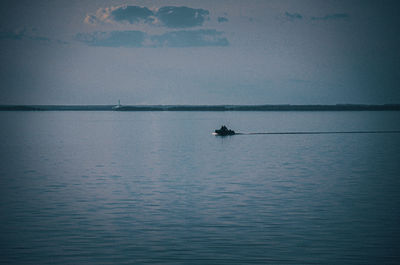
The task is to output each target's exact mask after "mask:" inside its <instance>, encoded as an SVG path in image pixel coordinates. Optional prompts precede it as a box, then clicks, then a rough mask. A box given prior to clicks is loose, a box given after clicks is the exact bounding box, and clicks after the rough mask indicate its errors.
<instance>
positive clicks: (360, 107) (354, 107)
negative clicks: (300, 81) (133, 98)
mask: <svg viewBox="0 0 400 265" xmlns="http://www.w3.org/2000/svg"><path fill="white" fill-rule="evenodd" d="M0 111H400V104H383V105H367V104H336V105H120V106H118V105H117V106H116V105H0Z"/></svg>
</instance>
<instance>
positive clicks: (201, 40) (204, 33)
mask: <svg viewBox="0 0 400 265" xmlns="http://www.w3.org/2000/svg"><path fill="white" fill-rule="evenodd" d="M151 40H152V41H153V42H154V43H155V46H156V47H164V46H166V47H204V46H228V45H229V42H228V40H227V39H226V38H225V37H224V36H223V33H222V32H219V31H216V30H214V29H207V30H205V29H200V30H180V31H172V32H167V33H164V34H162V35H155V36H151Z"/></svg>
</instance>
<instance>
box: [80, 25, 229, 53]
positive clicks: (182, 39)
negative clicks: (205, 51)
mask: <svg viewBox="0 0 400 265" xmlns="http://www.w3.org/2000/svg"><path fill="white" fill-rule="evenodd" d="M76 40H78V41H80V42H83V43H86V44H87V45H90V46H102V47H145V48H157V47H205V46H228V45H229V42H228V40H227V39H226V37H224V36H223V32H219V31H216V30H213V29H209V30H180V31H171V32H167V33H164V34H161V35H148V34H146V33H145V32H142V31H111V32H93V33H79V34H77V35H76Z"/></svg>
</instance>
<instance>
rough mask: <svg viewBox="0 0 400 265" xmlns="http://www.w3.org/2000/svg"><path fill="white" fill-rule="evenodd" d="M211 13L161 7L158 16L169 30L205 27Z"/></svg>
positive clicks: (182, 7) (179, 7)
mask: <svg viewBox="0 0 400 265" xmlns="http://www.w3.org/2000/svg"><path fill="white" fill-rule="evenodd" d="M208 15H209V12H208V11H207V10H205V9H193V8H190V7H186V6H164V7H161V8H160V9H159V10H158V12H157V14H156V16H157V18H158V19H159V20H160V21H161V22H162V23H163V24H164V25H165V26H166V27H168V28H188V27H195V26H201V25H203V23H204V21H205V19H206V18H207V17H208Z"/></svg>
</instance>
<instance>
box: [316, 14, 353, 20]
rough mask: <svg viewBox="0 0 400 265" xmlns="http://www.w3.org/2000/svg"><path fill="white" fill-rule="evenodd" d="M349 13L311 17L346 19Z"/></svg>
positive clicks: (317, 18)
mask: <svg viewBox="0 0 400 265" xmlns="http://www.w3.org/2000/svg"><path fill="white" fill-rule="evenodd" d="M346 18H349V15H348V14H346V13H337V14H329V15H326V16H323V17H311V20H335V19H346Z"/></svg>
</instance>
